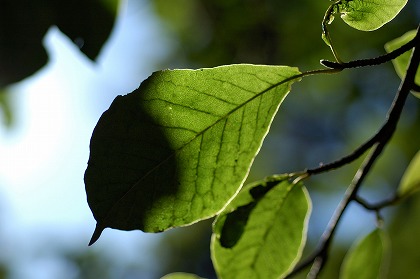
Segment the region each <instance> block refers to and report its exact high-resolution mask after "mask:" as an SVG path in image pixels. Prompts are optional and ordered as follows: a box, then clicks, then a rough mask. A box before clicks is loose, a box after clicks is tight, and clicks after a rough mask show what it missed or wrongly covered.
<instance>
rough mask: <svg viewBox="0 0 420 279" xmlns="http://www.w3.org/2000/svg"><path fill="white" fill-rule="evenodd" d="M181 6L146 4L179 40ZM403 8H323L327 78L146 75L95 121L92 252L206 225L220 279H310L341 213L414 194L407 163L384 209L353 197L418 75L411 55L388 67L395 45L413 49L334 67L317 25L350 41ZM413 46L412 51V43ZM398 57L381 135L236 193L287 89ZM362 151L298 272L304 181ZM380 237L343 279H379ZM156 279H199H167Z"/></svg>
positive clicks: (290, 73) (222, 72) (372, 238)
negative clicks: (104, 240) (136, 233)
mask: <svg viewBox="0 0 420 279" xmlns="http://www.w3.org/2000/svg"><path fill="white" fill-rule="evenodd" d="M183 3H184V4H185V5H186V6H188V9H184V10H177V11H178V12H172V9H175V7H176V5H175V4H173V3H171V4H165V2H164V1H157V4H156V7H157V9H158V10H159V12H160V13H161V14H166V15H167V16H168V17H169V21H173V22H176V23H177V25H174V26H173V27H174V29H176V30H177V32H180V30H187V29H188V28H189V26H190V25H189V24H190V22H189V21H188V20H185V18H186V17H191V16H194V14H195V12H196V11H197V10H199V8H198V6H200V5H199V4H197V6H196V4H195V3H194V1H189V0H184V1H183ZM406 3H407V1H404V0H403V1H398V0H393V1H384V0H378V1H373V0H365V1H363V0H360V1H358V0H353V1H352V0H348V1H336V2H334V3H333V4H331V5H330V7H329V8H328V9H327V12H326V13H325V17H324V20H323V22H322V27H323V30H322V32H323V38H324V40H325V42H327V44H328V45H329V46H330V48H331V50H332V52H333V54H334V56H335V58H336V61H337V62H328V61H327V62H325V61H324V62H325V63H323V65H327V66H328V69H321V70H314V71H308V72H304V73H300V72H299V70H298V69H297V68H294V67H288V66H265V65H252V64H238V65H228V66H221V67H216V68H205V69H198V70H166V71H159V72H155V73H154V74H153V75H152V76H150V77H149V78H148V79H147V80H146V81H144V82H143V83H142V84H141V85H140V87H139V88H138V89H137V90H135V91H134V92H132V93H131V94H128V95H126V96H118V97H117V98H116V99H115V100H114V102H113V103H112V105H111V106H110V108H109V109H108V110H107V111H106V112H105V113H104V114H103V115H102V117H101V118H100V120H99V122H98V124H97V126H96V128H95V130H94V132H93V135H92V139H91V146H90V148H91V154H90V158H89V163H88V168H87V170H86V173H85V183H86V192H87V196H88V203H89V206H90V207H91V209H92V212H93V214H94V217H95V219H96V221H97V227H96V229H95V232H94V234H93V236H92V239H91V242H90V244H92V243H93V242H95V241H96V240H97V239H98V238H99V236H100V234H101V232H102V231H103V230H104V229H105V228H106V227H110V228H117V229H122V230H134V229H140V230H143V231H146V232H161V231H164V230H167V229H170V228H173V227H178V226H187V225H190V224H193V223H195V222H199V221H202V220H204V219H208V218H210V217H213V216H216V219H215V221H214V223H213V235H212V238H211V241H212V242H211V256H212V260H213V264H214V267H215V269H216V272H217V275H218V276H219V277H220V278H228V279H230V278H285V277H286V276H289V275H294V274H295V273H297V272H299V271H301V270H304V269H305V268H306V267H307V266H308V265H310V264H313V265H312V269H311V271H310V273H309V275H308V278H315V277H316V276H317V274H318V273H319V272H320V270H321V269H322V268H323V267H324V265H325V262H324V261H326V259H327V258H328V256H329V255H328V251H329V250H330V249H329V246H330V245H331V240H332V238H333V236H334V234H335V231H336V227H337V225H338V222H339V221H340V218H341V216H342V215H343V213H344V211H345V210H347V208H348V205H349V204H350V202H352V201H355V202H358V203H359V204H360V205H361V206H364V207H365V208H366V209H368V210H372V211H375V212H376V214H377V216H380V214H379V213H380V210H381V209H383V208H384V207H386V206H389V205H392V204H395V203H397V202H399V201H400V200H401V199H400V198H401V197H402V196H405V195H407V194H408V193H411V192H413V191H414V190H416V189H418V187H419V185H418V179H419V176H418V174H416V171H414V170H417V169H418V168H419V162H420V160H419V159H418V157H419V156H418V155H417V156H416V158H415V159H413V162H412V163H411V164H410V166H409V168H408V169H407V171H406V174H405V175H404V178H403V180H402V182H401V186H400V188H399V190H398V191H396V192H395V193H394V195H395V198H394V199H392V200H385V201H382V202H380V203H379V204H378V205H377V204H369V203H368V202H366V201H364V199H362V198H361V197H359V189H360V187H361V185H362V184H363V182H364V179H365V177H366V175H367V173H369V172H370V171H371V167H372V165H373V164H374V163H375V162H376V160H377V158H378V157H379V155H380V154H381V153H382V152H383V150H384V147H385V146H386V145H387V144H388V143H389V140H390V138H391V136H392V135H393V133H394V131H395V127H396V126H397V123H398V121H399V118H400V114H401V111H402V110H403V106H404V102H405V98H406V96H407V95H408V94H409V91H410V90H412V89H414V88H415V82H414V80H415V78H414V77H415V71H414V70H413V69H416V68H418V64H419V59H420V58H419V55H418V51H417V55H416V51H414V52H413V57H414V58H409V57H407V58H406V61H405V62H404V61H400V60H398V59H401V58H398V56H399V55H400V54H401V53H402V51H400V52H398V51H397V50H398V48H399V46H401V45H404V46H405V47H406V48H405V49H404V51H406V50H408V49H410V48H413V45H412V44H408V41H409V40H410V39H406V38H405V39H403V40H402V41H399V42H397V43H396V44H392V43H390V44H389V45H390V48H389V49H388V52H389V55H384V56H381V57H377V58H373V59H365V60H357V61H350V62H347V63H344V62H342V61H340V60H339V59H338V55H337V53H336V51H335V49H334V46H333V43H332V41H331V38H330V34H329V31H328V30H327V24H330V23H331V22H332V20H333V19H334V15H337V14H340V16H341V17H342V18H343V20H344V21H345V22H346V23H347V24H348V25H350V26H351V27H354V28H356V29H359V30H363V31H370V30H374V29H377V28H379V27H381V26H382V25H384V24H385V23H387V22H389V21H390V20H392V19H393V18H394V17H395V16H396V15H397V14H398V13H399V12H400V11H401V9H402V8H403V7H404V6H405V4H406ZM219 4H220V3H219ZM174 5H175V6H174ZM220 5H228V3H226V2H223V4H220ZM228 6H229V5H228ZM242 19H243V18H242ZM187 36H188V35H187ZM414 36H416V35H414ZM414 36H412V37H409V38H413V37H414ZM416 39H417V41H416V44H417V45H418V44H419V43H418V41H419V40H420V39H419V35H417V36H416ZM413 42H415V41H413ZM387 48H388V45H387ZM396 57H397V60H396V62H395V64H396V65H399V66H398V67H400V71H401V75H405V74H407V77H409V76H411V77H410V78H406V79H405V81H404V84H403V85H402V86H401V88H400V89H399V91H398V92H397V94H396V100H395V102H394V105H393V106H392V107H391V109H390V113H389V117H388V119H387V120H386V122H385V124H384V125H383V128H381V129H380V131H379V132H378V133H376V134H375V135H373V136H372V137H371V139H370V140H368V141H367V142H365V143H363V144H361V146H360V147H359V148H357V149H356V150H355V151H354V152H353V153H351V154H349V155H347V156H344V157H342V158H340V159H338V160H336V161H333V162H332V163H329V164H325V165H324V164H322V165H321V166H319V167H318V168H314V169H305V170H304V171H299V172H295V173H291V174H287V175H272V176H269V177H268V178H267V179H265V180H262V181H257V182H255V183H251V184H248V185H247V186H245V187H243V188H242V185H243V183H244V181H245V179H246V178H247V176H248V173H249V170H250V168H251V165H252V163H253V160H254V158H255V156H256V155H257V153H258V151H259V149H260V147H261V145H262V142H263V140H264V138H265V136H266V134H267V133H268V131H269V128H270V125H271V123H272V120H273V117H274V116H275V115H276V112H277V110H278V108H279V105H280V104H281V103H282V101H283V100H284V98H285V97H286V96H287V94H288V92H289V91H290V86H291V84H292V83H293V82H295V81H298V80H300V79H301V78H303V77H306V76H310V75H316V74H335V73H339V72H341V71H343V70H345V69H347V68H357V67H362V66H368V65H369V66H370V65H378V64H380V63H383V62H387V61H390V60H392V59H395V58H396ZM403 58H404V57H403ZM404 63H405V64H404ZM408 65H410V66H409V67H408V68H407V66H408ZM403 67H404V68H403ZM317 132H318V131H317ZM367 151H370V155H368V156H366V158H365V161H364V163H363V164H362V165H361V166H360V167H359V169H358V170H357V172H356V174H355V176H354V178H353V181H352V182H351V183H350V184H349V186H348V188H347V191H346V193H345V195H344V196H343V199H342V200H341V202H340V204H339V205H338V206H337V208H336V211H335V212H334V214H333V216H332V217H331V220H330V222H329V224H328V226H327V228H326V229H325V231H324V233H323V235H322V237H321V239H320V242H319V247H318V248H317V249H316V250H315V251H314V253H312V255H310V256H309V257H308V259H305V260H303V261H301V262H300V263H298V262H299V260H300V258H301V254H302V250H303V248H304V245H305V242H306V234H307V229H308V219H309V215H310V212H311V202H310V197H309V194H308V193H307V191H306V188H305V187H304V186H303V182H302V180H304V179H306V178H308V177H310V176H313V175H317V174H320V173H324V172H328V171H331V170H334V169H337V168H341V167H343V166H344V165H347V164H349V163H351V162H354V161H356V160H357V159H358V158H359V157H360V156H362V155H363V154H365V153H366V152H367ZM378 218H379V217H378ZM380 221H382V220H380ZM201 224H202V223H201ZM384 234H385V232H384V231H382V230H379V229H377V230H375V231H373V232H372V233H371V234H369V235H368V236H366V237H365V238H364V239H363V240H361V241H360V242H358V243H357V244H356V245H355V246H354V247H353V248H352V249H351V250H350V251H349V253H348V255H347V257H346V259H345V261H344V263H343V265H342V269H341V278H356V277H357V278H378V277H380V276H382V275H383V270H384V266H386V260H387V256H386V255H387V249H388V245H387V242H386V237H385V236H384ZM367 263H368V264H367ZM166 278H197V277H195V275H191V274H179V273H177V274H171V275H168V277H165V279H166Z"/></svg>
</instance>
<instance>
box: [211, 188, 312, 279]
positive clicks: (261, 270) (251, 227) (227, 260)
mask: <svg viewBox="0 0 420 279" xmlns="http://www.w3.org/2000/svg"><path fill="white" fill-rule="evenodd" d="M243 208H247V209H246V210H241V209H243ZM238 210H239V212H237V211H238ZM235 212H237V213H236V214H235ZM310 212H311V202H310V198H309V195H308V193H307V191H306V189H305V188H304V186H303V185H302V184H297V185H294V184H292V183H291V182H289V181H288V180H283V181H281V182H278V181H277V182H265V181H263V182H261V181H260V182H256V183H253V184H250V185H247V186H246V187H244V189H243V190H242V191H241V192H240V193H239V195H238V196H237V197H236V198H235V199H234V200H233V201H232V202H231V203H230V204H229V205H228V206H227V207H226V209H225V210H224V211H223V212H222V214H220V215H219V216H218V217H217V219H216V220H215V222H214V224H213V236H212V243H211V252H212V260H213V264H214V266H215V269H216V272H217V274H218V275H219V277H220V278H229V279H231V278H232V279H233V278H250V279H252V278H283V277H284V276H285V275H287V274H288V273H289V272H290V271H291V270H292V269H293V267H294V266H295V264H296V263H297V261H298V260H299V259H300V257H301V254H302V250H303V247H304V245H305V241H306V232H307V225H308V219H309V215H310ZM232 214H235V218H231V219H229V217H230V216H232ZM241 215H242V216H241ZM226 234H227V236H226ZM225 237H227V238H228V239H227V240H223V239H224V238H225Z"/></svg>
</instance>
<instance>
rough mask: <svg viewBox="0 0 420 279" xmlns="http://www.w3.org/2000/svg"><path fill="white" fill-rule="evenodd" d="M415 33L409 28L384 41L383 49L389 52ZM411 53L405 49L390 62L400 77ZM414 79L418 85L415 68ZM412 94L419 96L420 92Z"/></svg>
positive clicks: (418, 74)
mask: <svg viewBox="0 0 420 279" xmlns="http://www.w3.org/2000/svg"><path fill="white" fill-rule="evenodd" d="M416 33H417V31H416V30H411V31H408V32H407V33H405V34H404V35H402V36H401V37H399V38H396V39H394V40H392V41H390V42H388V43H386V44H385V50H386V51H387V52H388V53H389V52H392V51H394V50H396V49H398V48H400V47H401V46H403V45H405V44H406V43H408V42H409V41H410V40H412V39H414V37H415V36H416ZM411 53H412V50H411V51H407V52H405V53H403V54H401V55H400V56H398V57H397V58H396V59H394V60H392V64H393V65H394V68H395V71H396V72H397V74H398V76H399V77H400V78H401V79H402V78H404V75H405V72H406V70H407V67H408V63H409V62H410V57H411ZM414 80H415V82H416V84H418V85H420V71H419V70H417V73H416V77H415V79H414ZM413 94H414V96H416V97H417V98H420V92H419V93H415V92H414V93H413Z"/></svg>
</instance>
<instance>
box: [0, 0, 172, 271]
mask: <svg viewBox="0 0 420 279" xmlns="http://www.w3.org/2000/svg"><path fill="white" fill-rule="evenodd" d="M149 9H150V8H149V7H148V6H147V4H145V3H144V1H141V0H140V1H130V2H129V3H126V2H124V3H123V4H122V5H121V7H120V15H119V17H118V19H117V22H116V24H115V27H114V30H113V33H112V34H111V37H110V38H109V40H108V42H107V43H106V44H105V45H104V47H103V49H102V51H101V53H100V56H99V57H98V59H97V61H96V62H92V61H90V60H89V59H87V58H86V57H85V56H84V55H83V54H82V53H81V52H80V51H79V49H78V48H77V47H76V46H75V45H74V44H73V43H72V42H71V41H70V40H69V39H68V38H67V37H66V36H65V35H64V34H63V33H61V32H60V30H58V28H56V27H51V28H50V30H49V31H48V33H47V34H46V35H45V37H44V41H43V44H44V47H45V48H46V49H47V51H48V54H49V57H50V61H49V63H48V64H47V65H46V66H45V67H44V68H43V69H41V70H40V71H39V72H37V73H36V74H35V75H33V76H32V77H29V78H27V79H26V80H24V81H22V82H20V83H18V84H15V85H13V86H12V87H11V88H10V89H11V91H12V96H13V97H12V106H13V111H14V113H15V119H16V122H15V124H14V126H13V127H12V128H11V129H10V130H6V129H5V128H1V129H0V154H2V155H1V157H0V226H1V227H0V239H1V240H0V245H1V246H2V248H4V249H2V252H0V260H2V261H5V262H8V263H9V264H11V265H13V266H15V267H16V269H15V270H14V276H15V278H58V277H56V276H57V275H58V274H60V278H65V277H62V275H61V273H62V272H63V270H62V269H63V268H64V269H65V267H62V266H61V267H60V264H58V263H55V260H54V259H51V258H48V257H46V258H45V259H44V260H43V258H42V257H38V256H37V257H36V260H34V254H36V253H37V251H39V249H40V248H39V246H40V245H42V243H44V244H45V243H46V242H48V243H56V244H57V245H63V246H83V247H85V246H86V245H87V243H88V241H89V238H90V236H91V233H92V232H93V229H94V227H95V221H94V219H93V217H92V214H91V212H90V210H89V208H88V205H87V202H86V195H85V192H84V183H83V174H84V170H85V168H86V163H87V160H88V156H89V140H90V136H91V134H92V131H93V128H94V126H95V124H96V122H97V120H98V119H99V117H100V115H101V113H102V112H103V111H104V110H106V109H107V108H108V106H109V105H110V103H111V102H112V100H113V99H114V98H115V96H117V95H120V94H126V93H129V92H131V91H132V90H134V89H135V88H137V87H138V85H139V84H140V82H141V81H142V80H143V79H145V78H147V76H148V75H150V74H151V73H152V72H153V71H155V70H157V69H155V68H154V67H156V66H155V65H156V64H157V62H158V61H159V59H161V58H162V57H163V56H164V54H165V53H166V51H167V48H166V47H167V46H168V45H170V42H169V41H168V40H166V39H163V36H162V35H161V32H160V28H159V23H158V22H157V21H156V20H155V19H154V18H153V16H152V13H151V12H150V10H149ZM41 43H42V42H40V44H41ZM139 234H141V233H140V232H131V233H123V232H120V231H112V230H106V231H105V232H104V234H103V237H102V238H101V240H100V241H99V242H98V243H97V244H95V246H96V247H97V248H93V249H110V248H107V245H109V244H110V243H113V242H115V241H118V242H119V243H120V245H118V248H115V245H114V247H113V248H112V249H117V250H121V251H120V252H121V253H124V254H125V255H126V256H127V257H128V258H129V257H130V247H133V246H132V245H130V244H129V243H130V242H131V243H132V241H133V239H134V238H135V239H136V241H144V243H154V241H151V240H157V239H158V237H157V236H152V235H145V234H142V237H140V238H139V237H138V236H139ZM139 239H140V240H139ZM37 249H38V250H37ZM131 249H132V248H131ZM114 252H115V251H114ZM133 253H134V252H133ZM134 254H135V253H134ZM134 254H133V255H134ZM137 260H138V259H137ZM35 270H36V272H34V271H35ZM28 274H31V276H30V277H27V275H28ZM34 274H38V275H37V276H38V277H33V276H34ZM69 276H70V275H69ZM68 278H72V277H68Z"/></svg>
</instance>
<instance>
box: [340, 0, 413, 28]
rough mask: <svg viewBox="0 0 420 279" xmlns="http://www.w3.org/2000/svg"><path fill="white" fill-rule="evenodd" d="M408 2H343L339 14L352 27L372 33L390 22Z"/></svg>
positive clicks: (404, 0) (346, 0)
mask: <svg viewBox="0 0 420 279" xmlns="http://www.w3.org/2000/svg"><path fill="white" fill-rule="evenodd" d="M407 2H408V0H343V1H341V3H339V4H338V7H339V9H338V10H339V13H340V15H341V18H342V19H343V20H344V22H345V23H347V24H348V25H350V26H351V27H353V28H355V29H358V30H362V31H372V30H376V29H378V28H380V27H382V26H383V25H384V24H386V23H388V22H390V21H391V20H392V19H393V18H394V17H396V16H397V14H398V13H399V12H400V11H401V10H402V8H404V6H405V5H406V4H407Z"/></svg>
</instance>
